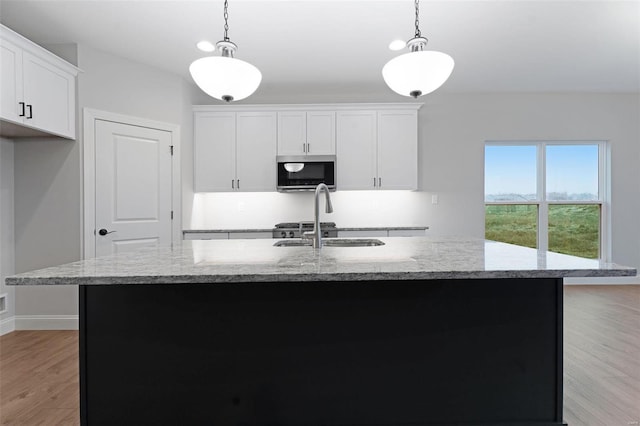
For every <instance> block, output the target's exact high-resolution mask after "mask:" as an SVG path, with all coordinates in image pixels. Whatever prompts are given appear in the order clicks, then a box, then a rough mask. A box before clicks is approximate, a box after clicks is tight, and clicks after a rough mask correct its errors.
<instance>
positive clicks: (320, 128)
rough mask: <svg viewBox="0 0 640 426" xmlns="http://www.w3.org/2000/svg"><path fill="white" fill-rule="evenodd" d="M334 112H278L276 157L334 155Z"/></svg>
mask: <svg viewBox="0 0 640 426" xmlns="http://www.w3.org/2000/svg"><path fill="white" fill-rule="evenodd" d="M335 154H336V113H335V112H334V111H281V112H278V155H335Z"/></svg>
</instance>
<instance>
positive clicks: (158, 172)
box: [95, 120, 172, 256]
mask: <svg viewBox="0 0 640 426" xmlns="http://www.w3.org/2000/svg"><path fill="white" fill-rule="evenodd" d="M171 136H172V135H171V132H167V131H163V130H157V129H150V128H146V127H139V126H134V125H130V124H124V123H116V122H111V121H104V120H96V121H95V159H96V163H95V171H96V176H95V185H96V187H95V203H96V210H95V211H96V221H95V227H96V229H95V233H96V237H95V241H96V256H102V255H107V254H111V253H119V252H123V251H128V250H132V249H136V248H139V247H141V246H144V245H155V246H157V245H161V244H170V243H171V220H172V219H171V216H172V212H171V210H172V207H171V198H172V197H171V191H172V177H171V175H172V172H171V167H172V164H171V160H172V155H171V150H172V148H171V145H172V143H171Z"/></svg>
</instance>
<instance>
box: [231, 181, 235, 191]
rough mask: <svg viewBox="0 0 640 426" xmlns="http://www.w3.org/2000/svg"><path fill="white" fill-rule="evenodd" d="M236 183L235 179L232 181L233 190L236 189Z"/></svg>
mask: <svg viewBox="0 0 640 426" xmlns="http://www.w3.org/2000/svg"><path fill="white" fill-rule="evenodd" d="M235 183H236V181H235V179H231V189H235V186H234V185H235Z"/></svg>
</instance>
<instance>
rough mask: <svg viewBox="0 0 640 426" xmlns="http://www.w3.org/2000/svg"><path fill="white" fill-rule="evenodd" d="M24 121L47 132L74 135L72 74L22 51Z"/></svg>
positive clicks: (73, 82)
mask: <svg viewBox="0 0 640 426" xmlns="http://www.w3.org/2000/svg"><path fill="white" fill-rule="evenodd" d="M22 65H23V79H24V80H23V81H24V102H26V104H27V111H26V115H25V121H24V123H25V124H26V125H29V126H32V127H36V128H38V129H46V130H47V131H48V132H50V133H54V134H57V135H61V136H67V137H70V138H73V137H75V87H76V86H75V77H74V76H72V75H70V74H69V73H67V72H65V71H63V70H61V69H59V68H58V67H56V66H54V65H51V64H50V63H48V62H46V61H44V60H42V59H40V58H38V57H36V56H34V55H32V54H30V53H29V52H23V55H22Z"/></svg>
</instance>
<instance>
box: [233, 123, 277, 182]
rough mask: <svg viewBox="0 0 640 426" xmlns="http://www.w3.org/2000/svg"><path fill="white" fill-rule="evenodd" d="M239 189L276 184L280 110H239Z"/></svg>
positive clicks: (237, 162)
mask: <svg viewBox="0 0 640 426" xmlns="http://www.w3.org/2000/svg"><path fill="white" fill-rule="evenodd" d="M236 123H237V126H238V127H237V132H236V177H237V179H238V182H237V185H236V189H239V190H240V191H247V192H258V191H274V190H275V188H276V113H275V112H238V113H237V121H236Z"/></svg>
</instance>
